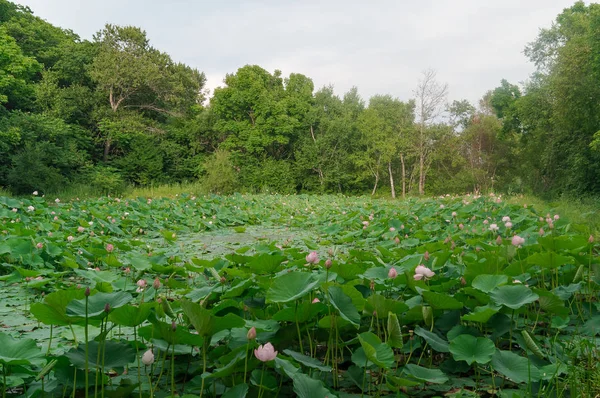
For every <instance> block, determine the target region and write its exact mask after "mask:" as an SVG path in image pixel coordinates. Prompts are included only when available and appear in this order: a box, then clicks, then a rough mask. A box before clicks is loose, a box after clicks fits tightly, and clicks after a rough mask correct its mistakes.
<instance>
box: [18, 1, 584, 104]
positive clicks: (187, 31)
mask: <svg viewBox="0 0 600 398" xmlns="http://www.w3.org/2000/svg"><path fill="white" fill-rule="evenodd" d="M13 1H15V0H13ZM16 2H17V3H19V4H22V5H26V6H29V7H30V8H31V9H32V11H33V12H34V14H35V15H37V16H39V17H41V18H43V19H45V20H47V21H48V22H50V23H52V24H54V25H57V26H60V27H63V28H68V29H71V30H72V31H74V32H75V33H77V34H78V35H79V36H80V37H82V38H84V39H92V37H93V35H94V33H96V32H97V31H99V30H100V29H102V27H103V26H104V24H106V23H112V24H117V25H134V26H138V27H141V28H142V29H144V30H145V31H146V32H147V35H148V38H149V39H150V44H151V45H152V46H153V47H155V48H157V49H159V50H161V51H164V52H167V53H168V54H169V55H170V56H171V57H172V58H173V60H175V61H177V62H183V63H185V64H188V65H190V66H192V67H195V68H197V69H199V70H200V71H203V72H204V73H205V74H206V77H207V88H209V89H211V90H212V89H214V88H215V87H217V86H220V85H223V83H222V82H223V78H224V77H225V75H226V74H227V73H235V71H236V70H237V69H238V68H239V67H242V66H244V65H247V64H257V65H259V66H261V67H263V68H265V69H267V70H268V71H270V72H273V71H274V70H275V69H279V70H281V71H282V72H283V75H284V76H287V75H289V74H290V73H302V74H304V75H306V76H308V77H310V78H311V79H312V80H313V82H314V84H315V88H316V89H318V88H320V87H322V86H324V85H330V84H331V85H333V86H334V89H335V92H336V93H337V94H339V95H343V93H345V92H346V91H348V90H349V89H350V88H351V87H353V86H356V87H358V90H359V93H360V94H361V96H362V97H363V98H364V99H365V100H368V98H369V97H371V96H372V95H375V94H390V95H392V96H393V97H397V98H400V99H401V100H408V99H410V98H412V97H413V96H414V94H413V92H414V90H415V88H416V86H417V84H418V81H419V79H420V77H421V74H422V72H423V71H424V70H425V69H434V70H436V71H437V80H438V81H439V82H441V83H447V84H448V89H449V99H450V100H454V99H456V100H459V99H468V100H469V101H471V102H472V103H474V104H476V103H477V101H478V100H479V98H481V97H482V96H483V95H484V94H485V92H486V91H488V90H490V89H493V88H494V87H497V86H499V84H500V81H501V79H507V80H508V81H510V82H511V83H514V84H520V83H523V82H525V81H526V80H527V79H528V77H529V75H530V74H531V73H532V72H533V71H534V66H533V64H532V63H531V62H529V60H528V59H527V57H525V55H524V54H523V50H524V48H525V46H526V45H527V43H529V42H531V41H533V40H535V38H536V37H537V34H538V32H539V30H540V29H541V28H548V27H550V26H551V25H552V22H553V21H554V20H555V18H556V16H557V15H558V14H559V13H560V12H562V10H563V9H564V8H566V7H570V6H571V5H573V3H574V0H573V1H568V0H452V1H448V0H420V1H414V0H413V1H407V0H389V1H387V0H373V1H365V0H361V1H355V0H302V1H291V0H262V1H259V0H247V1H239V0H220V1H219V0H213V1H207V0H196V1H194V0H168V1H166V0H85V1H84V0H16Z"/></svg>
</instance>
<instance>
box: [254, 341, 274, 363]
mask: <svg viewBox="0 0 600 398" xmlns="http://www.w3.org/2000/svg"><path fill="white" fill-rule="evenodd" d="M254 356H255V357H256V358H257V359H258V360H259V361H261V362H269V361H272V360H274V359H275V357H276V356H277V351H275V348H274V347H273V345H272V344H271V343H267V344H265V345H261V346H258V348H257V349H255V350H254Z"/></svg>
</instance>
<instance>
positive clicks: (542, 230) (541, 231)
mask: <svg viewBox="0 0 600 398" xmlns="http://www.w3.org/2000/svg"><path fill="white" fill-rule="evenodd" d="M538 233H539V234H540V236H544V233H545V232H544V228H540V230H539V231H538Z"/></svg>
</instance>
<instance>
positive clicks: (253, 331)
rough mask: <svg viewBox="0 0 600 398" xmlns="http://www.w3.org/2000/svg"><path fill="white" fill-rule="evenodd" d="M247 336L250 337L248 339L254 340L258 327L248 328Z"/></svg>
mask: <svg viewBox="0 0 600 398" xmlns="http://www.w3.org/2000/svg"><path fill="white" fill-rule="evenodd" d="M246 337H248V340H254V339H255V338H256V328H255V327H254V326H252V327H251V328H250V330H248V334H247V335H246Z"/></svg>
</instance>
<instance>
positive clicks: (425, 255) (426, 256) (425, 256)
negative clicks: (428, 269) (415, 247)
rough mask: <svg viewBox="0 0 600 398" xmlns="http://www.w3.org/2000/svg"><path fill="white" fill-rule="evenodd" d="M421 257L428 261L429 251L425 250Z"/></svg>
mask: <svg viewBox="0 0 600 398" xmlns="http://www.w3.org/2000/svg"><path fill="white" fill-rule="evenodd" d="M423 258H424V259H425V261H429V252H428V251H426V252H425V254H423Z"/></svg>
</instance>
